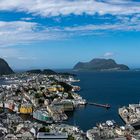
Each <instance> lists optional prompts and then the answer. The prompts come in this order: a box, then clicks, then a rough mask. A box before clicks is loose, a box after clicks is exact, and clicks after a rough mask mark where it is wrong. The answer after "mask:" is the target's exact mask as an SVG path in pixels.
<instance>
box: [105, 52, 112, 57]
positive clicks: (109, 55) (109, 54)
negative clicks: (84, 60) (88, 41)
mask: <svg viewBox="0 0 140 140" xmlns="http://www.w3.org/2000/svg"><path fill="white" fill-rule="evenodd" d="M113 56H114V53H113V52H106V53H105V54H104V57H113Z"/></svg>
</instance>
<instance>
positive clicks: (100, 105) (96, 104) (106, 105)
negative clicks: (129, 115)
mask: <svg viewBox="0 0 140 140" xmlns="http://www.w3.org/2000/svg"><path fill="white" fill-rule="evenodd" d="M88 104H89V105H94V106H98V107H104V108H106V109H109V108H110V107H111V106H110V105H109V104H99V103H93V102H88Z"/></svg>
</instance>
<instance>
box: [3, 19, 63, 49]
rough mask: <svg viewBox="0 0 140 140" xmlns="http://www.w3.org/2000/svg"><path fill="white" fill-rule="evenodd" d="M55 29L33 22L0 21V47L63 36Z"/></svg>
mask: <svg viewBox="0 0 140 140" xmlns="http://www.w3.org/2000/svg"><path fill="white" fill-rule="evenodd" d="M58 32H60V31H59V30H57V29H55V28H54V29H52V28H47V27H42V26H40V25H39V24H37V23H35V22H25V21H10V22H4V21H0V47H4V46H12V45H17V44H29V43H32V42H35V41H41V40H53V39H59V38H61V37H63V34H62V33H61V36H60V35H58Z"/></svg>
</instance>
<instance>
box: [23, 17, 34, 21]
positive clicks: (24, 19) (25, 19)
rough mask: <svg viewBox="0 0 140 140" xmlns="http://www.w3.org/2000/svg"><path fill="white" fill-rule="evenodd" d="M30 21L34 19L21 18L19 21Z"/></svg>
mask: <svg viewBox="0 0 140 140" xmlns="http://www.w3.org/2000/svg"><path fill="white" fill-rule="evenodd" d="M32 19H34V18H32V17H23V18H21V20H23V21H30V20H32Z"/></svg>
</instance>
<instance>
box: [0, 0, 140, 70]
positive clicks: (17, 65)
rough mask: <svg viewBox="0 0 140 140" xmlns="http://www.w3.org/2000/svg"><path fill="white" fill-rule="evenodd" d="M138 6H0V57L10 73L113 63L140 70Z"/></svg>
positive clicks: (89, 2) (63, 0) (124, 0)
mask: <svg viewBox="0 0 140 140" xmlns="http://www.w3.org/2000/svg"><path fill="white" fill-rule="evenodd" d="M139 41H140V1H139V0H59V1H58V0H28V1H23V0H0V57H2V58H4V59H6V60H7V61H8V63H9V64H10V66H11V67H12V68H13V69H30V68H53V69H56V68H72V67H73V66H74V65H75V64H76V63H77V62H78V61H84V62H86V61H90V60H91V59H93V58H113V59H115V60H116V61H117V62H118V63H124V64H127V65H128V66H130V67H140V53H139V52H140V44H139Z"/></svg>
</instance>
